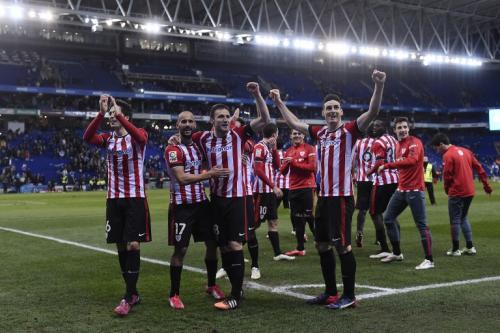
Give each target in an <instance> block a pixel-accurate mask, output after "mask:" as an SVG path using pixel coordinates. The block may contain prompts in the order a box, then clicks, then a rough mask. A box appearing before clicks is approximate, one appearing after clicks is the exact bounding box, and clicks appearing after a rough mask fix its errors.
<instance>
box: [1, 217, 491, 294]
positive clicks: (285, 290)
mask: <svg viewBox="0 0 500 333" xmlns="http://www.w3.org/2000/svg"><path fill="white" fill-rule="evenodd" d="M0 230H3V231H8V232H13V233H16V234H21V235H25V236H30V237H36V238H41V239H46V240H50V241H54V242H57V243H60V244H66V245H72V246H75V247H80V248H84V249H88V250H92V251H96V252H101V253H107V254H112V255H117V253H116V251H112V250H108V249H104V248H101V247H96V246H91V245H87V244H83V243H78V242H73V241H68V240H65V239H61V238H56V237H51V236H45V235H40V234H35V233H32V232H27V231H22V230H18V229H13V228H5V227H0ZM141 261H144V262H148V263H152V264H157V265H161V266H170V263H169V262H168V261H164V260H158V259H153V258H147V257H141ZM183 269H185V270H187V271H190V272H195V273H201V274H205V273H206V271H205V270H204V269H201V268H196V267H191V266H186V265H184V266H183ZM492 281H500V276H490V277H484V278H479V279H472V280H462V281H453V282H443V283H434V284H427V285H422V286H414V287H406V288H394V289H392V288H382V287H376V286H367V285H359V284H356V286H357V287H359V288H367V289H373V290H379V291H378V292H374V293H369V294H361V295H357V296H356V298H357V299H358V300H363V299H370V298H378V297H383V296H390V295H399V294H406V293H411V292H417V291H421V290H428V289H438V288H447V287H454V286H464V285H471V284H477V283H483V282H492ZM245 285H246V286H247V287H249V288H252V289H255V290H259V291H266V292H269V293H273V294H279V295H286V296H291V297H295V298H299V299H308V298H310V297H311V296H310V295H306V294H303V293H298V292H294V291H291V290H290V289H298V288H320V287H322V286H324V285H323V284H302V285H285V286H279V287H271V286H266V285H263V284H260V283H256V282H252V281H249V282H246V284H245Z"/></svg>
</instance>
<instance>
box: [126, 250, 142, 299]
mask: <svg viewBox="0 0 500 333" xmlns="http://www.w3.org/2000/svg"><path fill="white" fill-rule="evenodd" d="M127 253H128V256H127V295H126V297H132V295H134V294H135V295H137V294H138V292H137V280H139V269H140V267H141V251H140V250H132V251H127Z"/></svg>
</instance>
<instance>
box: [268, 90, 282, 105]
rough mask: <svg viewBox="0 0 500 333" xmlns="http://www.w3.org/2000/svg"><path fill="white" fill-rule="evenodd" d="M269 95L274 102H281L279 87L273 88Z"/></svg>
mask: <svg viewBox="0 0 500 333" xmlns="http://www.w3.org/2000/svg"><path fill="white" fill-rule="evenodd" d="M269 97H271V99H272V100H273V102H274V103H278V102H281V97H280V91H279V89H271V91H270V92H269Z"/></svg>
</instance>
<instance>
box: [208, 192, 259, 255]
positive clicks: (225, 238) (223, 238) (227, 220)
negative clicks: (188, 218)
mask: <svg viewBox="0 0 500 333" xmlns="http://www.w3.org/2000/svg"><path fill="white" fill-rule="evenodd" d="M210 205H211V207H212V220H213V233H214V235H215V240H216V241H217V244H218V245H219V246H220V247H223V246H226V245H227V244H228V242H230V241H235V242H239V243H244V242H245V241H247V240H248V235H249V232H250V233H251V234H255V231H254V229H255V228H254V225H253V224H254V216H253V215H254V208H253V198H252V196H251V195H250V196H246V197H239V198H223V197H217V196H212V198H211V200H210Z"/></svg>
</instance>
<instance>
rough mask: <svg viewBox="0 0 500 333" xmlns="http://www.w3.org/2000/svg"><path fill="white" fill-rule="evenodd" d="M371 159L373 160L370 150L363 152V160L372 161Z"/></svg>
mask: <svg viewBox="0 0 500 333" xmlns="http://www.w3.org/2000/svg"><path fill="white" fill-rule="evenodd" d="M371 160H372V153H371V152H369V151H368V150H367V151H365V152H364V154H363V161H365V162H370V161H371Z"/></svg>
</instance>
